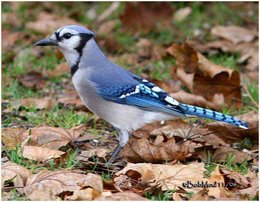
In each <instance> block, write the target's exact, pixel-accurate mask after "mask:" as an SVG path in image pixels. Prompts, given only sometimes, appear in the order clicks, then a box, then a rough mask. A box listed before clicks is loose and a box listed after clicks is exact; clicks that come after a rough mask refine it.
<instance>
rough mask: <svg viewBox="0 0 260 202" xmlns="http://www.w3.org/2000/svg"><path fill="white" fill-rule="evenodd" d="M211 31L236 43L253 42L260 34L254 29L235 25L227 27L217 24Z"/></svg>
mask: <svg viewBox="0 0 260 202" xmlns="http://www.w3.org/2000/svg"><path fill="white" fill-rule="evenodd" d="M211 33H212V34H213V35H215V36H219V37H222V38H224V39H227V40H229V41H232V42H233V43H234V44H237V43H240V42H251V41H252V40H253V39H254V38H255V37H257V35H258V34H257V32H256V31H254V30H249V29H245V28H243V27H238V26H235V25H230V26H226V27H224V26H220V25H217V26H215V27H213V28H212V29H211Z"/></svg>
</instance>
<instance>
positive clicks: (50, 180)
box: [23, 170, 103, 200]
mask: <svg viewBox="0 0 260 202" xmlns="http://www.w3.org/2000/svg"><path fill="white" fill-rule="evenodd" d="M85 188H91V189H92V190H94V191H92V194H93V195H92V198H90V199H89V200H93V199H94V197H97V196H99V195H100V194H101V193H102V191H103V183H102V179H101V177H100V176H99V175H95V174H92V173H88V174H87V175H83V174H80V173H76V172H73V171H67V170H60V171H54V172H51V171H40V172H39V173H37V174H34V175H32V176H31V177H29V178H28V180H27V182H26V186H25V187H24V188H23V191H24V193H25V195H26V197H28V198H29V199H30V200H54V199H56V200H57V199H58V197H57V196H58V195H59V194H61V193H62V192H66V191H69V192H75V195H74V197H75V198H76V199H78V197H79V193H80V192H79V191H80V190H84V189H85ZM89 191H91V190H88V191H87V192H88V194H91V193H89ZM80 195H81V194H80ZM81 196H82V195H81ZM88 197H90V195H88Z"/></svg>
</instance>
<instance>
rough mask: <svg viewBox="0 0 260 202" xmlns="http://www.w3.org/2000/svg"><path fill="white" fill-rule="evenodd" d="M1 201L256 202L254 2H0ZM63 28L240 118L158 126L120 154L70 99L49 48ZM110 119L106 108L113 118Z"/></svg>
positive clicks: (187, 98)
mask: <svg viewBox="0 0 260 202" xmlns="http://www.w3.org/2000/svg"><path fill="white" fill-rule="evenodd" d="M2 23H3V24H2V172H1V174H2V181H1V182H2V199H3V200H257V199H258V144H259V143H258V65H259V62H258V4H257V3H242V2H241V3H196V2H193V3H184V2H183V3H123V2H121V3H118V2H115V3H101V2H99V3H87V2H85V3H80V2H77V3H51V2H46V3H30V2H27V3H15V2H4V3H2ZM66 24H80V25H83V26H87V27H88V28H90V29H91V30H93V31H94V32H95V33H96V34H97V36H96V40H97V41H98V43H99V45H100V46H101V48H102V49H103V50H104V52H105V53H106V55H107V56H108V57H109V58H110V59H111V60H113V61H114V62H116V63H118V64H120V65H122V66H124V67H126V68H128V69H129V70H131V71H132V72H134V73H136V74H139V75H141V76H143V77H144V78H146V79H148V80H151V81H153V82H155V83H156V84H157V85H159V86H160V87H162V88H164V89H165V90H166V91H167V92H169V93H170V94H171V95H172V96H173V97H174V98H176V99H177V100H179V101H180V102H184V103H187V104H192V105H197V106H201V107H207V108H211V109H214V110H218V111H221V112H223V113H226V114H229V115H232V116H236V117H238V118H240V119H241V120H243V121H246V122H248V124H249V126H250V128H249V129H248V130H244V129H240V128H236V127H232V126H230V125H227V124H223V123H219V122H213V121H209V120H205V119H198V118H192V119H185V120H174V121H166V122H164V121H162V122H158V123H154V124H150V125H147V126H145V127H144V128H142V129H140V130H138V131H135V132H133V136H132V138H131V139H130V141H129V143H128V144H127V145H126V147H125V148H124V150H123V151H122V152H121V156H120V157H119V158H118V159H117V160H116V161H115V163H114V165H113V166H112V167H110V168H108V167H106V166H105V163H106V161H107V160H108V158H109V154H110V152H111V151H112V150H113V148H114V147H115V145H116V143H117V134H116V132H115V130H114V129H113V127H112V126H110V125H109V124H108V123H106V122H105V121H103V120H101V119H99V117H97V116H95V115H93V114H92V113H91V112H90V111H88V109H87V108H86V107H85V106H84V105H83V104H82V102H81V101H80V99H79V97H78V96H77V93H76V92H75V90H74V88H73V85H72V82H71V78H70V70H69V68H68V66H67V64H66V63H65V60H64V58H63V57H62V55H61V53H60V52H58V51H57V50H54V49H51V48H49V47H46V48H38V47H34V46H33V44H34V42H36V41H37V40H39V39H41V38H43V37H46V36H47V35H48V34H50V33H51V32H53V31H54V30H56V29H57V28H59V27H61V26H63V25H66ZM111 113H112V112H111Z"/></svg>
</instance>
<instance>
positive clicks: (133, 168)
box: [114, 162, 205, 192]
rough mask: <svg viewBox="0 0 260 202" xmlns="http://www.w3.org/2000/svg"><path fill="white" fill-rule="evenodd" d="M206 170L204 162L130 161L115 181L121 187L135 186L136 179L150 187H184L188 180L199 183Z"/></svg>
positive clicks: (118, 173)
mask: <svg viewBox="0 0 260 202" xmlns="http://www.w3.org/2000/svg"><path fill="white" fill-rule="evenodd" d="M204 171H205V168H204V164H203V163H197V162H193V163H191V164H188V165H182V164H175V165H162V164H148V163H139V164H132V163H128V164H127V166H126V167H125V168H124V169H123V170H121V171H119V172H117V173H116V177H115V179H114V182H115V183H116V184H117V186H119V187H121V188H129V187H131V188H133V187H135V186H136V181H138V182H139V183H142V184H146V185H147V186H149V187H153V186H157V187H161V188H162V190H163V191H165V190H169V189H176V188H178V187H182V188H183V189H186V188H185V187H183V183H187V182H188V181H190V182H192V183H197V182H198V181H201V180H203V177H204V174H203V172H204ZM125 177H127V178H129V180H124V181H122V180H120V178H125ZM187 190H189V191H194V192H197V191H199V190H200V188H195V187H194V188H191V189H187Z"/></svg>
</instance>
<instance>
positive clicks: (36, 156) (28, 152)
mask: <svg viewBox="0 0 260 202" xmlns="http://www.w3.org/2000/svg"><path fill="white" fill-rule="evenodd" d="M63 154H65V152H62V151H59V150H54V149H49V148H46V147H37V146H24V148H23V157H25V158H28V159H31V160H35V161H42V162H44V161H46V160H49V159H52V158H58V157H60V156H61V155H63Z"/></svg>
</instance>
